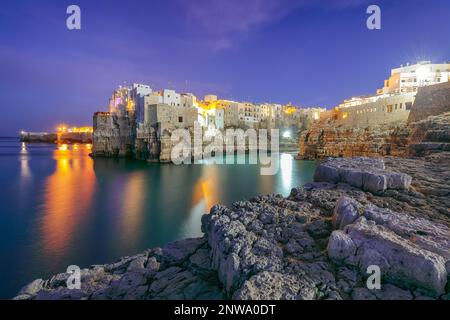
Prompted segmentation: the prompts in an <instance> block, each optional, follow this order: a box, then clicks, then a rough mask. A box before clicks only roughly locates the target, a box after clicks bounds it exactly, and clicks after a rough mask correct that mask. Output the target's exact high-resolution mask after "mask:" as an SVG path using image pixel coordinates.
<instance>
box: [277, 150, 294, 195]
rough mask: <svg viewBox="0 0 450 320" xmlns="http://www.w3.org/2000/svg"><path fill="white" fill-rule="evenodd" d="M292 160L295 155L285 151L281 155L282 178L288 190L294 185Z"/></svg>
mask: <svg viewBox="0 0 450 320" xmlns="http://www.w3.org/2000/svg"><path fill="white" fill-rule="evenodd" d="M292 162H293V157H292V155H290V154H287V153H283V154H282V155H281V157H280V169H281V179H282V182H283V186H284V188H285V189H286V190H290V189H291V187H292V170H293V168H292Z"/></svg>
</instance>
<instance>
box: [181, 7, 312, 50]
mask: <svg viewBox="0 0 450 320" xmlns="http://www.w3.org/2000/svg"><path fill="white" fill-rule="evenodd" d="M181 4H182V7H183V10H184V12H185V14H186V16H185V17H186V19H187V21H188V23H189V25H190V27H192V28H197V29H198V30H200V31H201V32H202V33H204V35H205V36H207V37H208V38H209V43H210V44H211V46H213V47H214V48H215V49H217V50H221V49H228V48H230V47H232V45H233V42H234V41H233V40H234V39H235V38H236V37H238V36H239V35H243V34H247V33H249V32H252V31H255V30H258V29H259V28H261V27H264V26H265V25H268V24H270V23H274V22H276V21H278V20H280V19H282V18H283V17H285V16H286V15H287V14H289V13H290V12H292V11H293V10H296V9H298V8H299V7H301V6H302V5H303V1H302V0H226V1H224V0H191V1H183V2H182V3H181Z"/></svg>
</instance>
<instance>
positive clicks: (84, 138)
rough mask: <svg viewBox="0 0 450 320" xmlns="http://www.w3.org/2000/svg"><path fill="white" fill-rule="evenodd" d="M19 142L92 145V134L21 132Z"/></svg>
mask: <svg viewBox="0 0 450 320" xmlns="http://www.w3.org/2000/svg"><path fill="white" fill-rule="evenodd" d="M20 141H21V142H29V143H67V144H70V143H92V134H91V133H87V132H66V133H63V134H56V133H39V132H22V133H21V134H20Z"/></svg>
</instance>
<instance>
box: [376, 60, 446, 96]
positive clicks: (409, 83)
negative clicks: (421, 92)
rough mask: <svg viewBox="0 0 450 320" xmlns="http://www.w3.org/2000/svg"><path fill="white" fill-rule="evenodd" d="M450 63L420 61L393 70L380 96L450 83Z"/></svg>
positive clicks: (380, 90)
mask: <svg viewBox="0 0 450 320" xmlns="http://www.w3.org/2000/svg"><path fill="white" fill-rule="evenodd" d="M449 79H450V63H437V64H436V63H431V61H419V62H417V63H416V64H413V65H409V64H407V65H406V66H403V65H402V66H401V67H400V68H395V69H392V71H391V76H390V77H389V79H387V80H385V82H384V87H383V88H382V89H379V90H378V91H377V93H378V94H401V93H409V92H417V90H418V88H420V87H423V86H430V85H433V84H438V83H443V82H448V81H449Z"/></svg>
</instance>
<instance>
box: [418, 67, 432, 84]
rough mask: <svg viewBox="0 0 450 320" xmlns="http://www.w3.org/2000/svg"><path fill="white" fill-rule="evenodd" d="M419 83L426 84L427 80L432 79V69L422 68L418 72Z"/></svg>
mask: <svg viewBox="0 0 450 320" xmlns="http://www.w3.org/2000/svg"><path fill="white" fill-rule="evenodd" d="M416 75H417V81H418V82H419V83H420V82H424V81H425V80H426V79H428V78H429V77H430V67H427V66H420V67H419V68H417V71H416Z"/></svg>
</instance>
